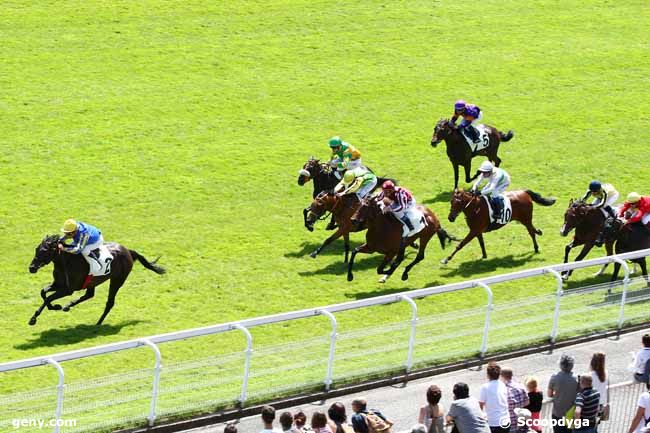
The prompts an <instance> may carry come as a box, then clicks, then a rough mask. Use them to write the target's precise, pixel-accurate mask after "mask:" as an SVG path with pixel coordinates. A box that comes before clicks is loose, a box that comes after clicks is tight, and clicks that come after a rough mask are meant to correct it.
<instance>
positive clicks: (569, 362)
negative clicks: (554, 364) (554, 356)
mask: <svg viewBox="0 0 650 433" xmlns="http://www.w3.org/2000/svg"><path fill="white" fill-rule="evenodd" d="M559 364H560V370H562V371H564V372H565V373H571V371H572V370H573V365H574V364H575V359H574V358H573V356H571V355H562V356H561V357H560V362H559Z"/></svg>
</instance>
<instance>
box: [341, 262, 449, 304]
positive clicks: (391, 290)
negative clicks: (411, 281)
mask: <svg viewBox="0 0 650 433" xmlns="http://www.w3.org/2000/svg"><path fill="white" fill-rule="evenodd" d="M398 270H399V268H398ZM400 275H401V274H400V273H399V272H398V271H395V274H393V276H392V277H391V279H390V280H388V281H387V283H386V284H388V283H390V281H392V279H393V278H395V279H396V280H397V281H400V279H399V277H400ZM378 284H379V283H378ZM443 284H444V283H442V282H440V281H432V282H430V283H426V284H425V285H424V286H422V287H392V288H383V289H378V290H369V291H367V292H356V293H351V292H348V293H345V296H346V297H347V298H354V299H357V300H358V299H367V298H374V297H376V296H383V295H393V294H395V293H403V292H408V291H409V290H419V289H424V288H427V287H437V286H442V285H443Z"/></svg>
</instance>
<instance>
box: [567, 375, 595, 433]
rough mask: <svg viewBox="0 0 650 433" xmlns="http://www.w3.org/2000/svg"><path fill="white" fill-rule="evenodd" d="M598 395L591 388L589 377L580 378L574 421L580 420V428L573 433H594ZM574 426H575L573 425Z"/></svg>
mask: <svg viewBox="0 0 650 433" xmlns="http://www.w3.org/2000/svg"><path fill="white" fill-rule="evenodd" d="M599 402H600V395H599V394H598V391H596V390H595V389H594V388H593V387H592V381H591V376H589V375H586V374H585V375H583V376H580V392H579V393H578V395H577V396H576V403H575V404H576V411H575V416H574V418H573V419H574V420H575V421H578V420H580V424H579V426H580V427H576V428H574V429H573V431H574V432H580V433H596V417H597V416H598V407H599ZM574 426H577V424H575V423H574Z"/></svg>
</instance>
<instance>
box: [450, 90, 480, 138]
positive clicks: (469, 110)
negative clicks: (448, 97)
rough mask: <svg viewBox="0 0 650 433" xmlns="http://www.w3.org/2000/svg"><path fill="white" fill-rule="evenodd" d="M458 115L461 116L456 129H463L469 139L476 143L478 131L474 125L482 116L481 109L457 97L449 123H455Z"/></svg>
mask: <svg viewBox="0 0 650 433" xmlns="http://www.w3.org/2000/svg"><path fill="white" fill-rule="evenodd" d="M458 117H462V118H463V120H462V121H461V122H460V125H458V129H464V130H465V132H466V133H467V136H468V137H469V138H470V140H472V141H473V142H474V143H477V142H478V141H479V132H478V129H477V128H476V125H477V124H478V121H479V120H481V119H482V118H483V112H482V111H481V109H480V108H479V107H478V106H476V105H474V104H468V103H467V102H465V101H463V100H462V99H459V100H458V101H456V103H455V104H454V115H453V116H452V117H451V119H450V123H451V124H452V125H456V120H458Z"/></svg>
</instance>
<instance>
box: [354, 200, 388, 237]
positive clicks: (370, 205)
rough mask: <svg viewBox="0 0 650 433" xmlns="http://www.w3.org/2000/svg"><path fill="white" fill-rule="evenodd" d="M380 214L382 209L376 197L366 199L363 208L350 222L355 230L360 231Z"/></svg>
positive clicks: (360, 208) (359, 209)
mask: <svg viewBox="0 0 650 433" xmlns="http://www.w3.org/2000/svg"><path fill="white" fill-rule="evenodd" d="M380 213H381V209H380V208H379V203H378V202H377V200H376V199H375V197H366V198H365V199H363V201H362V202H361V206H359V208H358V209H357V210H356V212H354V214H353V215H352V217H351V218H350V221H351V222H352V226H353V227H354V228H355V229H360V228H361V227H363V226H364V224H365V223H366V222H367V221H369V220H372V219H374V218H375V216H377V215H379V214H380Z"/></svg>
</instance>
